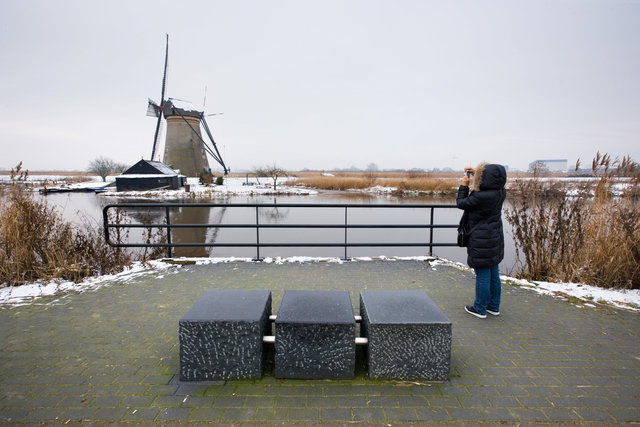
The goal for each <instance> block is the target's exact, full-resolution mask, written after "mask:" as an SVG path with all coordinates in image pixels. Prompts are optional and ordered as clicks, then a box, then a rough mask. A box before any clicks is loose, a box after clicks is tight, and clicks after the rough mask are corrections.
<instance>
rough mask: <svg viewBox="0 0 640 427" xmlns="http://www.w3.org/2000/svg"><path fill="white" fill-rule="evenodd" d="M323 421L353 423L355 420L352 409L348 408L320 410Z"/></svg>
mask: <svg viewBox="0 0 640 427" xmlns="http://www.w3.org/2000/svg"><path fill="white" fill-rule="evenodd" d="M320 419H321V420H322V421H344V420H346V421H351V420H352V419H353V417H352V414H351V409H347V408H322V409H320Z"/></svg>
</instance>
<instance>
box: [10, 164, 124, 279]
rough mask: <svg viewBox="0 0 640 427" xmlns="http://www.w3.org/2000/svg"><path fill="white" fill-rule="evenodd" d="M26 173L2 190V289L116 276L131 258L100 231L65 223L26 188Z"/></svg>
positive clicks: (14, 176) (18, 174)
mask: <svg viewBox="0 0 640 427" xmlns="http://www.w3.org/2000/svg"><path fill="white" fill-rule="evenodd" d="M26 178H27V173H26V172H23V171H22V170H21V165H18V167H17V168H16V170H15V171H13V174H12V184H11V185H9V186H6V187H5V188H3V190H2V195H1V197H2V199H3V202H2V206H1V207H0V284H8V285H11V286H14V285H20V284H24V283H25V282H32V281H36V280H51V279H54V278H61V279H66V280H73V281H80V280H82V279H83V278H85V277H88V276H93V275H99V274H107V273H113V272H116V271H119V270H121V269H122V268H123V267H124V266H125V265H129V264H130V263H131V262H132V259H131V256H130V255H128V254H127V253H125V252H124V251H123V250H121V249H118V248H112V247H111V246H109V245H107V244H106V243H105V242H104V238H103V236H102V232H101V230H100V229H99V228H98V227H91V226H89V225H88V223H87V222H85V227H83V228H82V229H80V228H76V227H73V226H72V225H70V224H69V223H67V222H65V221H64V220H63V219H62V217H61V216H60V215H59V214H58V213H57V211H56V210H55V209H54V208H51V207H49V206H48V205H47V204H46V202H43V201H40V200H36V199H35V198H34V197H33V192H32V191H30V189H29V188H28V187H27V186H25V185H24V183H25V181H26Z"/></svg>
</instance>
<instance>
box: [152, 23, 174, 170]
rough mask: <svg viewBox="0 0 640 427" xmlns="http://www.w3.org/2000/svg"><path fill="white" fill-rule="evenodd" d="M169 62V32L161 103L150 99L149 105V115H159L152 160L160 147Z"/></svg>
mask: <svg viewBox="0 0 640 427" xmlns="http://www.w3.org/2000/svg"><path fill="white" fill-rule="evenodd" d="M168 63H169V34H167V47H166V51H165V55H164V73H163V75H162V93H161V95H160V105H158V104H156V103H155V102H153V101H152V100H149V105H148V107H147V115H150V114H149V112H150V111H151V110H153V111H152V114H151V115H152V116H156V117H158V122H157V123H156V132H155V135H154V137H153V149H152V150H151V160H154V158H155V156H156V149H157V148H158V143H159V141H160V134H161V132H160V130H161V129H162V106H163V105H164V102H165V99H164V93H165V91H166V89H167V65H168Z"/></svg>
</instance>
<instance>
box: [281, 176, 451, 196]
mask: <svg viewBox="0 0 640 427" xmlns="http://www.w3.org/2000/svg"><path fill="white" fill-rule="evenodd" d="M393 175H395V176H391V177H389V176H388V175H387V174H382V173H371V174H370V173H359V174H355V173H341V174H339V175H336V176H325V175H318V174H315V175H307V176H301V177H298V178H297V179H295V180H292V181H289V182H288V183H287V184H288V185H301V186H304V187H310V188H317V189H322V190H342V191H344V190H364V189H367V188H372V187H375V186H380V187H388V188H394V189H396V191H397V192H398V193H400V194H402V193H406V192H431V193H449V192H454V191H455V190H456V189H457V188H458V186H459V185H460V180H459V179H456V178H449V177H434V176H428V174H424V173H416V174H412V173H406V172H404V173H394V174H393Z"/></svg>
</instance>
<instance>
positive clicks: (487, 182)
mask: <svg viewBox="0 0 640 427" xmlns="http://www.w3.org/2000/svg"><path fill="white" fill-rule="evenodd" d="M506 183H507V171H506V170H505V168H504V166H502V165H497V164H493V163H486V162H484V163H480V164H479V165H478V167H476V169H475V174H474V175H473V182H472V183H471V190H473V191H480V190H500V189H501V188H504V186H505V184H506Z"/></svg>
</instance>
